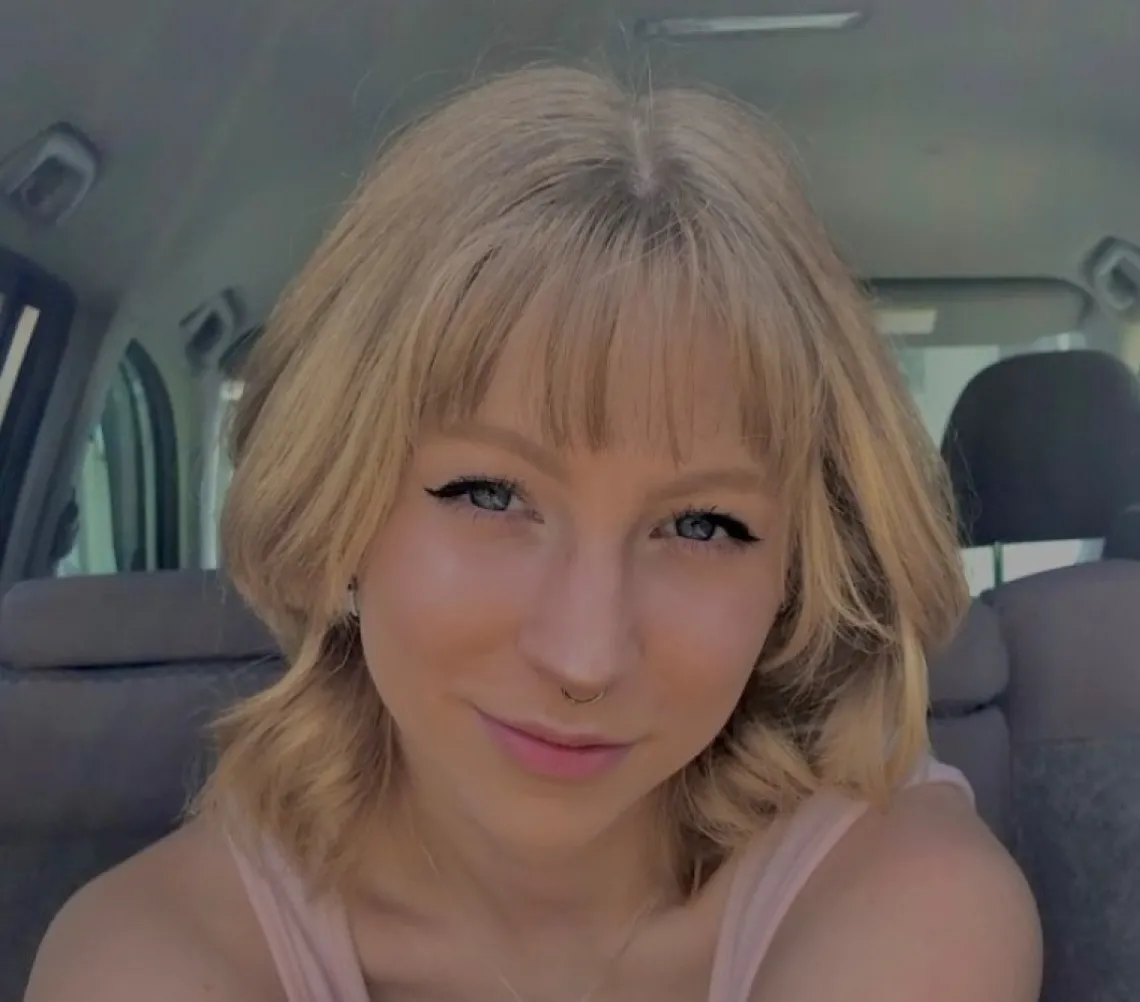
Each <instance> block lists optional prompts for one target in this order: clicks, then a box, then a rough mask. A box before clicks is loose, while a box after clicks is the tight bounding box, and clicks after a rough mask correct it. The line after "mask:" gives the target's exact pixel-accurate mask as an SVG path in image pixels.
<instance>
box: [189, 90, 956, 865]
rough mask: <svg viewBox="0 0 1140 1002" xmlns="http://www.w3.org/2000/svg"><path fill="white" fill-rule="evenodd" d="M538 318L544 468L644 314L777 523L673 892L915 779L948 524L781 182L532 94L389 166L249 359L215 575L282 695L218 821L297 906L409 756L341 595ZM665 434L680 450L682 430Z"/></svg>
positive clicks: (220, 778)
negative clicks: (438, 443)
mask: <svg viewBox="0 0 1140 1002" xmlns="http://www.w3.org/2000/svg"><path fill="white" fill-rule="evenodd" d="M539 304H541V305H542V307H543V309H542V315H543V316H544V317H552V318H557V323H556V324H554V323H548V324H546V326H545V329H544V330H543V332H542V343H541V345H540V347H541V349H542V352H543V354H541V355H540V356H539V357H540V360H541V361H543V363H544V368H545V379H546V385H545V386H544V387H543V390H544V396H543V399H544V404H545V410H544V414H543V417H544V420H545V424H546V430H547V432H548V433H549V434H550V436H551V437H552V439H554V440H555V441H559V442H564V441H568V440H570V439H573V438H575V437H577V439H578V440H579V441H581V442H584V443H587V444H589V445H591V446H598V445H602V444H604V443H605V441H606V438H607V436H608V434H609V420H610V418H609V415H608V414H607V400H606V393H605V392H604V390H599V389H598V387H604V386H605V385H606V378H605V377H606V373H607V372H608V368H607V367H608V366H609V364H610V362H611V359H612V356H613V355H614V353H615V351H616V350H617V342H618V339H619V337H620V332H621V331H623V330H628V329H629V327H630V326H631V325H630V324H629V323H628V321H629V318H630V316H631V315H633V314H635V313H636V314H637V316H638V319H639V321H641V323H640V324H639V325H638V326H639V329H642V330H646V329H648V330H660V329H666V330H669V331H670V332H671V336H670V337H667V338H660V339H658V340H659V341H660V343H661V345H662V350H663V351H664V350H669V351H677V350H682V351H695V350H697V349H698V348H699V339H702V338H704V339H707V338H710V337H716V338H719V339H720V342H722V343H723V344H724V345H727V346H728V348H729V350H730V352H731V354H732V359H733V362H734V367H735V371H736V372H737V373H739V385H738V386H737V387H736V389H737V390H738V392H739V395H740V396H739V399H740V401H741V410H742V418H743V424H744V427H743V432H744V434H745V436H746V438H747V441H749V442H751V443H754V444H755V448H756V450H757V453H758V455H760V456H762V458H763V460H764V462H765V463H766V464H767V469H768V470H770V471H771V472H772V475H773V477H774V479H775V481H776V482H777V483H778V484H779V485H780V487H781V489H782V490H783V492H784V493H785V495H786V496H787V498H789V499H790V502H791V503H789V505H788V507H789V510H790V512H791V524H790V525H789V531H788V542H787V554H786V559H787V582H786V585H787V592H786V594H787V599H786V601H785V604H784V606H783V608H782V609H781V611H780V613H779V615H778V618H777V621H776V624H775V626H774V628H773V629H772V631H771V633H770V635H769V637H768V640H767V643H766V645H765V648H764V650H763V651H762V652H761V653H760V656H759V659H758V662H757V667H756V671H755V672H754V673H753V676H752V678H751V681H750V682H749V684H748V686H747V689H746V691H745V694H744V697H743V698H742V700H741V702H740V705H739V706H738V707H737V709H736V711H735V712H734V714H733V716H732V718H731V719H730V720H729V722H728V724H727V725H726V727H725V729H724V731H723V732H722V733H721V734H720V735H719V736H718V737H717V739H716V740H715V741H714V742H713V744H712V745H711V746H710V747H709V748H708V749H707V750H706V751H705V752H703V753H702V754H701V755H700V756H699V757H698V758H697V759H696V760H695V761H694V762H692V763H691V764H690V765H689V766H688V767H687V768H686V769H684V770H683V771H682V772H681V773H680V774H679V775H678V776H676V777H675V778H674V779H673V780H671V790H670V793H671V796H670V797H669V798H668V799H669V803H670V804H671V806H672V808H673V812H674V820H675V829H676V830H675V835H676V845H677V846H678V853H679V858H678V866H679V871H680V872H681V873H682V874H685V875H686V876H687V879H688V880H689V884H690V886H696V885H697V884H699V883H700V881H701V879H702V877H701V875H702V874H704V873H707V872H709V871H710V870H711V868H713V867H714V866H715V865H716V863H717V862H718V861H719V860H721V859H723V858H724V857H725V856H726V855H727V854H728V853H729V852H731V851H732V850H733V849H734V848H736V847H737V846H739V845H740V844H741V843H742V842H743V841H745V840H747V839H748V838H749V837H750V836H752V835H754V834H755V833H756V832H757V830H758V829H760V828H761V827H762V826H763V825H764V824H766V823H767V822H768V821H769V820H770V819H771V818H772V817H773V816H774V815H777V814H780V813H781V812H785V811H788V810H791V809H792V808H794V806H795V805H796V804H797V803H799V802H800V801H802V800H803V799H804V798H806V797H808V796H809V795H811V794H812V793H813V792H815V791H817V790H819V789H821V788H824V787H838V788H842V789H844V790H846V791H849V792H851V793H853V794H855V795H857V796H861V797H866V798H869V799H871V800H873V801H874V802H876V803H884V802H885V801H886V800H887V798H888V797H889V796H890V794H891V792H892V791H893V790H894V789H895V788H896V787H897V785H898V784H899V783H900V781H901V780H902V779H903V778H904V777H905V776H906V774H907V773H908V772H909V771H910V770H911V769H912V768H913V767H914V765H915V763H916V761H917V758H918V757H919V756H920V755H921V754H922V753H923V752H924V751H925V750H926V747H927V730H926V715H927V702H928V694H927V682H926V663H925V652H927V651H929V650H931V649H932V648H934V647H936V646H937V645H939V644H940V643H942V642H943V641H944V640H945V639H947V638H948V637H949V635H950V633H951V632H952V630H953V628H954V626H955V625H956V623H957V621H958V619H959V616H960V613H961V611H962V609H963V607H964V604H965V601H966V590H965V584H964V581H963V577H962V572H961V565H960V558H959V554H958V550H957V544H956V538H955V533H954V520H953V517H952V510H951V503H950V500H949V493H948V491H947V490H946V486H945V483H944V477H943V470H942V467H941V463H940V462H939V460H938V457H937V455H936V454H935V453H934V451H933V446H932V444H931V442H930V440H929V437H928V436H927V434H926V433H925V431H924V430H923V428H922V425H921V423H920V421H919V420H918V418H917V416H916V413H915V411H914V409H913V407H912V404H911V402H910V397H909V394H908V392H907V390H906V386H905V384H904V382H903V381H902V379H901V377H900V374H899V370H898V367H897V366H896V364H895V362H894V360H893V357H892V354H891V351H890V349H889V347H888V346H887V345H886V343H885V341H884V339H883V338H881V337H880V336H879V335H878V333H877V332H876V330H875V327H874V323H873V317H872V314H871V311H870V307H869V304H868V303H867V301H866V300H865V298H864V296H863V295H862V293H861V292H860V290H859V289H858V287H857V286H856V284H855V283H854V282H853V280H852V279H851V277H850V275H849V274H848V272H847V270H846V269H845V268H844V266H843V265H842V263H841V262H840V260H839V259H838V257H837V255H836V254H835V253H834V251H833V250H832V248H831V246H830V245H829V243H828V241H827V239H826V237H825V235H824V233H823V231H822V228H821V226H820V225H819V223H818V222H817V220H816V217H815V216H814V214H813V212H812V211H811V208H810V206H809V205H808V203H807V201H806V199H805V197H804V195H803V194H802V193H801V191H800V189H799V187H798V185H797V183H796V180H795V177H794V174H793V171H792V170H791V169H790V167H789V163H788V161H787V160H786V159H785V158H784V157H783V156H782V155H781V154H780V153H779V152H778V150H777V148H776V146H775V144H774V143H773V142H772V141H771V139H770V138H768V137H767V136H766V134H765V131H764V129H763V127H762V126H761V124H760V123H759V122H758V121H757V119H756V117H755V116H754V115H753V114H752V113H750V112H749V111H748V110H746V109H744V108H742V107H739V106H737V105H735V104H734V103H732V102H731V101H728V100H725V99H723V98H719V97H714V96H711V95H708V94H704V93H700V92H695V91H690V90H680V89H678V90H662V91H659V92H656V93H654V94H653V95H652V96H645V97H638V96H635V95H631V94H629V93H627V92H626V91H625V90H623V88H621V87H620V86H618V85H617V84H615V83H614V82H613V81H611V80H609V79H607V78H605V77H602V76H598V75H594V74H592V73H588V72H585V71H578V70H572V69H556V68H546V69H541V68H540V69H531V70H527V71H523V72H519V73H515V74H512V75H509V76H506V77H503V78H500V79H498V80H496V81H493V82H491V83H489V84H485V85H483V86H481V87H479V88H478V89H475V90H473V91H471V92H469V93H466V94H465V95H463V96H460V97H459V98H457V99H455V100H454V101H453V102H452V103H450V104H449V105H447V106H445V107H444V108H442V109H441V110H439V111H437V112H436V113H435V114H433V115H431V116H430V117H428V118H426V119H424V120H423V121H421V122H420V123H418V124H417V125H415V126H414V127H412V128H410V129H409V130H408V131H407V132H405V133H404V134H403V135H402V136H400V137H398V138H397V139H396V140H395V141H394V142H393V143H392V144H391V145H390V147H389V148H388V149H387V151H386V152H385V153H384V155H383V156H382V157H381V158H380V160H379V163H378V166H377V169H376V170H375V173H374V174H373V175H372V176H371V177H370V178H367V179H366V180H365V181H364V183H363V185H362V186H361V188H360V190H359V192H358V194H357V195H356V197H355V198H354V199H353V201H352V203H351V205H350V206H349V208H348V210H347V212H346V213H345V214H344V216H343V218H342V219H341V220H340V221H339V222H338V223H337V224H336V225H335V227H334V228H333V230H332V231H331V232H330V233H329V234H328V236H327V237H326V239H325V240H324V242H323V244H322V245H321V247H320V249H319V250H318V251H317V252H316V254H315V256H314V257H313V258H312V260H311V261H310V262H309V264H308V266H307V267H306V268H305V269H304V270H303V272H302V273H301V274H300V276H299V277H298V278H297V279H296V281H295V282H294V283H293V285H292V287H291V289H290V290H289V291H288V293H287V294H286V295H285V296H284V298H283V300H282V302H281V303H280V305H279V307H278V309H277V311H276V313H275V316H274V317H273V318H272V320H271V322H270V324H269V325H268V327H267V329H266V331H265V333H264V335H263V337H262V338H261V340H260V342H259V343H258V344H257V346H256V347H255V349H254V350H253V353H252V355H251V357H250V360H249V364H248V382H247V385H246V389H245V393H244V395H243V397H242V400H241V404H240V407H239V410H238V412H237V414H236V417H235V420H234V425H233V438H232V443H233V450H234V457H235V466H236V469H235V472H234V476H233V481H232V485H231V488H230V492H229V497H228V501H227V504H226V510H225V515H224V524H223V533H224V548H225V553H226V557H227V568H228V572H229V574H230V575H231V576H232V578H233V580H234V581H235V582H236V584H237V586H238V587H239V588H240V590H241V591H242V593H243V594H244V595H245V596H246V597H247V599H248V600H249V602H250V603H251V604H252V605H253V607H254V608H255V609H256V610H257V611H258V612H259V613H260V614H261V615H262V617H263V618H264V619H265V621H266V622H267V623H268V624H269V626H270V627H271V628H272V630H273V631H274V632H275V634H276V636H277V637H278V638H279V640H280V643H281V646H282V649H283V651H284V654H285V657H286V659H287V661H288V664H289V668H288V671H287V672H286V674H285V675H284V677H283V678H282V679H281V680H280V681H279V682H277V684H275V685H273V686H272V687H271V688H269V689H268V691H266V692H264V693H262V694H260V695H257V696H255V697H254V698H252V699H250V700H248V701H247V702H245V703H243V704H242V705H240V706H239V707H237V708H236V709H235V710H234V711H233V712H231V713H230V714H229V715H228V716H227V717H226V718H225V719H224V720H223V721H222V722H221V725H220V728H219V735H220V741H221V748H220V758H219V761H218V764H217V768H216V771H215V772H214V775H213V777H212V780H211V782H210V784H209V786H208V788H207V791H206V794H205V803H208V804H209V803H213V804H215V805H217V804H220V803H222V802H223V801H224V802H225V803H227V804H230V805H232V804H235V803H236V805H237V806H238V807H239V808H240V810H241V811H242V812H243V813H244V815H245V816H246V817H247V818H248V819H249V820H250V821H251V823H252V826H253V827H254V828H255V829H256V830H257V832H258V834H260V835H268V836H269V837H271V838H273V839H275V840H276V841H277V842H278V843H280V845H281V846H282V847H283V848H284V849H285V850H286V851H287V852H288V853H289V854H290V856H291V857H292V858H293V859H294V860H295V862H296V864H297V865H298V866H299V867H300V868H301V870H302V872H303V873H304V874H305V875H306V876H307V877H308V878H309V879H310V880H311V881H313V882H314V884H317V885H329V884H332V883H335V882H336V881H337V880H339V879H341V878H342V877H343V876H344V874H345V873H346V872H347V868H348V867H350V866H351V865H352V862H353V860H354V857H355V853H356V851H357V850H358V849H359V847H360V844H361V842H362V841H363V837H364V832H365V828H366V826H367V825H369V824H370V823H371V822H372V820H373V819H374V818H375V814H376V809H377V803H378V801H379V800H381V799H382V798H383V795H384V793H385V789H386V788H387V787H388V786H389V781H390V778H391V775H392V769H393V763H394V755H395V754H396V747H395V744H394V741H393V738H392V728H391V725H390V722H389V720H388V717H387V714H386V712H385V710H384V707H383V705H382V703H381V701H380V698H379V696H378V694H377V692H376V690H375V688H374V687H373V685H372V683H371V680H370V678H369V675H368V673H367V671H366V668H365V665H364V662H363V656H362V652H361V649H360V641H359V636H358V631H357V630H356V628H355V625H354V623H353V622H352V621H351V620H350V619H349V618H347V617H346V616H345V611H344V610H345V594H346V588H347V586H348V585H349V582H350V580H351V578H352V576H353V574H354V573H355V571H356V568H357V567H358V565H359V564H360V562H361V560H362V557H363V554H364V553H365V550H366V548H367V546H368V544H369V543H370V541H371V540H372V539H373V537H374V535H375V534H376V532H377V530H378V528H379V527H380V525H381V524H382V522H383V521H384V519H385V517H386V514H387V512H388V510H389V508H390V506H391V504H392V502H393V498H394V495H395V492H396V488H397V484H398V482H399V481H400V479H401V475H402V470H403V467H404V463H405V461H406V458H407V456H408V454H409V451H410V450H411V448H412V447H413V444H414V442H415V440H416V437H417V433H418V431H419V430H420V429H421V428H422V427H423V426H425V424H426V423H431V424H435V423H438V422H446V421H452V420H461V419H462V418H463V417H465V416H468V415H470V414H471V413H472V411H473V410H474V409H475V408H476V407H477V406H478V405H479V402H480V399H481V397H482V395H483V393H484V391H485V388H486V386H487V383H488V380H489V378H490V376H491V375H492V373H493V372H494V370H495V365H496V362H497V360H498V358H499V356H500V354H501V352H502V350H503V346H504V344H505V343H506V342H507V341H508V339H509V338H510V336H511V333H512V331H515V330H517V329H518V328H519V326H520V324H522V323H523V322H524V321H525V320H527V319H528V318H530V317H532V316H533V314H534V313H535V311H536V310H537V309H538V307H539ZM647 319H648V320H649V321H651V323H650V324H648V325H647V324H646V323H645V321H646V320H647ZM653 324H656V326H653ZM674 332H675V334H676V336H672V335H673V333H674ZM670 346H671V347H670ZM678 346H680V348H678ZM671 368H672V369H674V370H675V369H677V368H678V367H677V366H673V367H671ZM680 368H682V369H683V368H684V367H683V366H682V367H680ZM669 391H670V388H669V387H668V386H665V387H663V388H662V399H663V400H666V401H671V400H672V399H673V398H672V396H671V394H670V392H669ZM662 410H663V413H662V414H661V415H660V419H661V421H664V422H668V424H669V429H670V435H671V438H672V439H673V440H674V442H676V441H677V440H678V437H679V435H680V434H681V432H682V431H683V428H684V415H683V414H676V413H674V410H675V407H673V406H672V405H670V406H665V407H663V409H662Z"/></svg>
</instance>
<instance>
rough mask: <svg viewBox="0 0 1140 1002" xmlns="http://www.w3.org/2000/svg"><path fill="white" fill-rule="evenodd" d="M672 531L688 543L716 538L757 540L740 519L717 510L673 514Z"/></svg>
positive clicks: (713, 540) (743, 542)
mask: <svg viewBox="0 0 1140 1002" xmlns="http://www.w3.org/2000/svg"><path fill="white" fill-rule="evenodd" d="M673 533H674V534H675V535H676V536H677V537H678V538H679V539H683V540H685V541H686V542H690V543H715V542H717V541H718V540H724V541H726V542H732V543H739V544H748V543H755V542H757V541H758V537H756V536H754V535H753V534H752V532H751V531H750V530H749V528H748V526H746V525H745V524H744V523H743V522H741V521H740V519H737V518H733V517H732V516H730V515H725V514H722V513H721V512H718V511H712V510H709V511H695V510H694V511H682V512H677V513H676V514H675V515H674V516H673Z"/></svg>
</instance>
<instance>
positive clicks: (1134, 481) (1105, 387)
mask: <svg viewBox="0 0 1140 1002" xmlns="http://www.w3.org/2000/svg"><path fill="white" fill-rule="evenodd" d="M942 456H943V458H944V459H945V460H946V463H947V465H948V466H949V468H950V478H951V481H952V483H953V485H954V494H955V498H956V500H957V503H958V510H959V513H960V516H961V519H962V525H963V534H964V539H963V545H965V546H990V545H992V544H994V543H1035V542H1041V541H1044V540H1054V539H1090V538H1100V537H1102V536H1104V534H1105V533H1106V532H1107V531H1108V526H1109V523H1110V522H1111V521H1112V518H1113V516H1115V514H1116V513H1117V512H1118V511H1120V510H1121V509H1123V508H1125V507H1126V506H1127V505H1129V504H1130V503H1132V502H1134V501H1140V381H1138V380H1137V378H1136V376H1135V375H1134V374H1133V373H1132V371H1131V370H1130V369H1129V368H1128V367H1127V366H1126V365H1125V364H1124V363H1123V362H1121V361H1120V360H1119V359H1117V358H1114V357H1113V356H1112V355H1107V354H1104V353H1103V352H1097V351H1084V350H1081V351H1058V352H1038V353H1033V354H1028V355H1017V356H1014V357H1013V358H1007V359H1003V360H1002V361H1000V362H996V363H995V364H994V365H991V366H990V367H989V368H987V369H983V370H982V371H981V372H979V373H978V374H977V375H976V376H975V377H974V378H973V379H972V380H970V382H969V383H968V384H967V385H966V388H965V389H964V390H963V391H962V395H961V396H960V397H959V398H958V402H957V403H956V404H955V405H954V410H953V411H952V412H951V414H950V420H949V422H948V424H947V426H946V434H945V435H944V437H943V440H942Z"/></svg>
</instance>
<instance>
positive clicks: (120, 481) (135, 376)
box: [52, 342, 179, 576]
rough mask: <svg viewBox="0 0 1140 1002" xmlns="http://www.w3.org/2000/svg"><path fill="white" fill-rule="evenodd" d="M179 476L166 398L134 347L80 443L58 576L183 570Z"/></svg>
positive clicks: (61, 531) (60, 533) (56, 556)
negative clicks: (181, 561)
mask: <svg viewBox="0 0 1140 1002" xmlns="http://www.w3.org/2000/svg"><path fill="white" fill-rule="evenodd" d="M178 481H179V471H178V461H177V451H176V442H175V440H174V430H173V417H172V409H171V404H170V399H169V395H168V393H167V390H166V387H165V385H164V383H163V381H162V378H161V376H160V375H159V373H158V369H157V367H156V366H155V365H154V363H153V361H151V359H150V356H149V355H148V354H147V352H146V351H145V349H143V348H142V346H141V345H139V344H138V343H137V342H132V343H131V344H130V345H129V346H128V348H127V350H126V351H125V353H124V355H123V357H122V359H121V360H120V361H119V364H118V366H117V367H116V370H115V374H114V376H113V378H112V379H111V382H110V385H109V386H108V388H107V392H106V395H105V397H104V400H103V406H102V408H101V410H100V413H99V417H98V419H97V420H96V421H95V423H94V424H93V425H92V426H91V427H90V429H89V430H88V433H87V437H86V440H85V442H84V446H83V452H82V456H81V458H80V461H79V464H78V468H77V471H76V475H75V479H74V481H73V484H72V496H71V499H70V501H69V503H68V505H67V507H66V509H65V512H64V514H63V516H62V517H61V519H60V521H59V523H58V525H57V527H56V532H55V538H54V540H53V545H52V557H53V560H54V562H55V569H56V573H57V575H60V576H68V575H77V574H115V573H119V572H124V571H147V570H161V569H167V568H174V567H178V566H179V544H178V496H179V491H178V487H179V483H178Z"/></svg>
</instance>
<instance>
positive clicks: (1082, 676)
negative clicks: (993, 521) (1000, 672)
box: [990, 561, 1140, 1002]
mask: <svg viewBox="0 0 1140 1002" xmlns="http://www.w3.org/2000/svg"><path fill="white" fill-rule="evenodd" d="M990 601H991V602H992V604H993V606H994V609H995V610H996V611H997V613H998V615H999V618H1000V620H1001V626H1002V635H1003V637H1004V638H1005V643H1006V648H1007V651H1008V652H1009V662H1010V692H1009V699H1008V706H1009V722H1010V730H1011V735H1012V749H1013V779H1014V783H1013V789H1014V800H1013V804H1014V817H1015V819H1016V833H1015V845H1016V847H1017V855H1018V858H1019V860H1020V862H1021V864H1022V866H1023V867H1024V868H1025V871H1026V873H1027V875H1028V877H1029V879H1030V882H1031V883H1032V885H1033V887H1034V890H1035V891H1036V893H1037V897H1038V903H1039V905H1040V908H1041V913H1042V920H1043V923H1044V927H1045V936H1046V991H1045V995H1044V996H1043V997H1044V999H1045V1000H1046V1002H1083V1000H1085V999H1095V1000H1097V1002H1116V1000H1120V1002H1124V1000H1128V1002H1132V1000H1134V999H1136V998H1140V643H1138V640H1140V636H1138V624H1140V563H1134V562H1132V561H1104V562H1099V563H1092V564H1077V565H1075V566H1072V567H1064V568H1060V569H1058V570H1055V571H1048V572H1046V573H1043V574H1037V575H1033V576H1032V577H1027V578H1023V579H1021V580H1018V581H1013V582H1010V583H1008V584H1005V585H1002V586H1001V587H1000V588H998V589H996V590H995V591H994V592H993V594H992V595H991V596H990Z"/></svg>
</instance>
